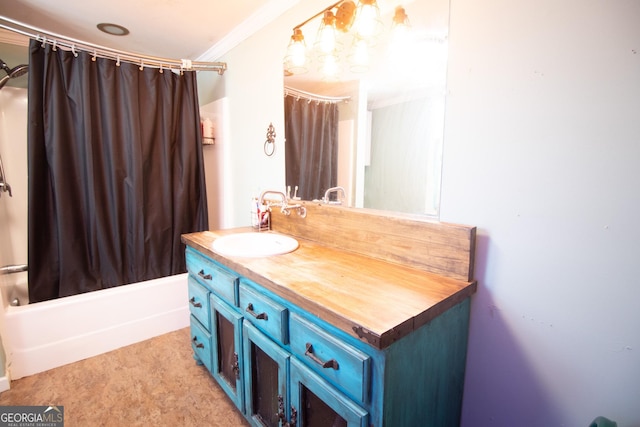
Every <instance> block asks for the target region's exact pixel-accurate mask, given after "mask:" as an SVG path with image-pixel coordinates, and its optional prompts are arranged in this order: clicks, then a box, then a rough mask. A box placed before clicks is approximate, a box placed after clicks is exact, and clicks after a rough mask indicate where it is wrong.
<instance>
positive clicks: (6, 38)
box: [0, 28, 29, 46]
mask: <svg viewBox="0 0 640 427" xmlns="http://www.w3.org/2000/svg"><path fill="white" fill-rule="evenodd" d="M0 43H7V44H13V45H16V46H29V37H27V36H23V35H22V34H18V33H16V32H13V31H9V30H5V29H3V28H0Z"/></svg>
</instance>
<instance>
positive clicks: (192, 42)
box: [0, 0, 299, 61]
mask: <svg viewBox="0 0 640 427" xmlns="http://www.w3.org/2000/svg"><path fill="white" fill-rule="evenodd" d="M298 1H299V0H233V1H229V0H109V1H104V0H83V1H78V0H55V1H52V0H11V1H4V0H3V1H1V2H0V15H1V16H4V17H5V18H9V19H12V20H15V21H19V22H21V23H23V24H26V25H29V26H32V27H37V28H40V29H42V30H45V31H47V32H53V33H57V34H59V35H62V36H65V37H70V38H74V39H76V40H79V41H83V42H88V43H92V44H96V45H100V46H105V47H109V48H113V49H118V50H124V51H129V52H134V53H139V54H143V55H147V56H157V57H162V58H170V59H191V60H201V61H216V60H217V59H218V58H219V57H220V56H222V55H223V54H224V53H226V52H227V51H228V50H230V49H231V48H233V47H234V46H235V45H237V44H238V43H239V42H241V41H242V40H244V39H245V38H247V37H248V36H250V35H251V34H253V33H254V32H256V31H257V30H259V29H260V28H262V27H263V26H264V25H265V24H267V23H268V22H269V21H271V20H273V19H274V18H276V17H277V16H279V15H280V14H282V13H283V12H284V11H286V10H287V9H289V8H290V7H292V6H293V5H295V4H296V3H297V2H298ZM103 22H107V23H112V24H119V25H122V26H124V27H126V28H127V29H129V31H130V33H129V34H128V35H126V36H113V35H108V34H105V33H103V32H101V31H100V30H98V29H97V27H96V26H97V24H99V23H103Z"/></svg>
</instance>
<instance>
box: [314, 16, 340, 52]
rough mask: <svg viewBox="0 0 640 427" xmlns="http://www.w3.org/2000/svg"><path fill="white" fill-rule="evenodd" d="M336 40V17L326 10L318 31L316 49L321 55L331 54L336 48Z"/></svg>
mask: <svg viewBox="0 0 640 427" xmlns="http://www.w3.org/2000/svg"><path fill="white" fill-rule="evenodd" d="M336 39H337V37H336V17H335V16H334V15H333V12H331V11H330V10H327V11H325V12H324V18H322V23H321V24H320V28H319V29H318V36H317V37H316V47H317V49H318V50H320V52H322V53H331V52H333V50H334V49H335V48H336Z"/></svg>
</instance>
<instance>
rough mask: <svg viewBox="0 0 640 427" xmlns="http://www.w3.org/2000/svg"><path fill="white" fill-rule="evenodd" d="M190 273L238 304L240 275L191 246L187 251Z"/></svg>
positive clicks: (228, 301)
mask: <svg viewBox="0 0 640 427" xmlns="http://www.w3.org/2000/svg"><path fill="white" fill-rule="evenodd" d="M186 263H187V270H188V271H189V274H190V275H192V276H193V277H195V278H196V279H197V280H198V281H199V282H200V283H202V284H203V285H204V286H206V287H208V288H209V289H211V290H212V291H213V292H215V293H216V294H217V295H218V296H220V298H222V299H223V300H225V301H226V302H227V303H228V304H231V305H235V306H237V305H238V276H237V275H234V274H231V273H229V272H227V271H225V270H223V269H222V268H220V267H219V266H218V265H217V264H216V263H215V262H214V261H212V260H210V259H209V258H207V257H205V256H202V255H200V254H199V253H198V252H196V251H195V250H193V249H191V248H187V251H186Z"/></svg>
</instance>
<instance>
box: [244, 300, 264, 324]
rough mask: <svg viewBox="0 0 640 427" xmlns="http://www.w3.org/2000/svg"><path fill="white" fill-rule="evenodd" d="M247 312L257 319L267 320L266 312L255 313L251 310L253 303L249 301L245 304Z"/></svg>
mask: <svg viewBox="0 0 640 427" xmlns="http://www.w3.org/2000/svg"><path fill="white" fill-rule="evenodd" d="M247 313H249V314H250V315H252V316H253V317H255V318H256V319H258V320H269V316H267V313H256V312H255V311H253V304H251V303H249V305H247Z"/></svg>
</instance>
